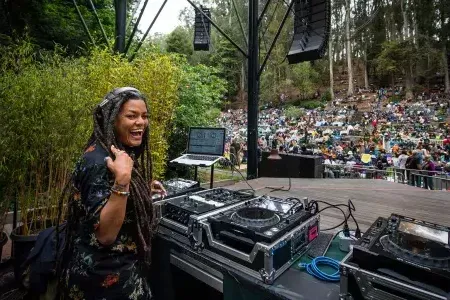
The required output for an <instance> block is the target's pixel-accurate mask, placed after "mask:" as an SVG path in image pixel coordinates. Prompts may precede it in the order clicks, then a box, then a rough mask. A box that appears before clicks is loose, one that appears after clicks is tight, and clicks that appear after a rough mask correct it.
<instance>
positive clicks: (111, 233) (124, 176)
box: [95, 146, 133, 246]
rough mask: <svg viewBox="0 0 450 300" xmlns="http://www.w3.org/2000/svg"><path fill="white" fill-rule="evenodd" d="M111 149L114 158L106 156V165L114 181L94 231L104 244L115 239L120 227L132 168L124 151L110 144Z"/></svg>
mask: <svg viewBox="0 0 450 300" xmlns="http://www.w3.org/2000/svg"><path fill="white" fill-rule="evenodd" d="M111 151H112V152H113V153H114V155H115V157H116V160H114V161H113V160H112V159H111V158H110V157H107V158H106V165H107V166H108V169H110V170H111V172H112V173H113V174H114V178H115V182H114V186H113V187H112V189H111V196H110V197H109V199H108V202H107V203H106V204H105V206H104V207H103V208H102V210H101V212H100V221H99V224H98V227H97V229H96V231H95V236H96V237H97V239H98V241H99V242H100V243H101V244H103V245H105V246H108V245H111V244H112V243H114V242H115V241H116V238H117V235H118V234H119V231H120V228H122V224H123V221H124V219H125V213H126V208H127V199H128V195H127V193H129V190H130V181H131V172H132V170H133V160H132V159H131V157H130V156H129V155H128V154H127V153H126V152H125V151H119V150H117V149H116V148H115V147H114V146H111Z"/></svg>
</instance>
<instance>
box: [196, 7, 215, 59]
mask: <svg viewBox="0 0 450 300" xmlns="http://www.w3.org/2000/svg"><path fill="white" fill-rule="evenodd" d="M201 10H202V11H203V12H204V13H205V15H207V16H208V17H209V18H210V19H211V11H210V10H209V9H208V8H205V7H201ZM194 29H195V30H194V51H208V50H209V44H210V36H211V23H210V22H209V20H208V19H207V18H205V17H204V16H203V14H202V13H201V12H200V11H199V10H197V9H196V10H195V26H194Z"/></svg>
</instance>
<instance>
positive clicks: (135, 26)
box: [125, 0, 148, 54]
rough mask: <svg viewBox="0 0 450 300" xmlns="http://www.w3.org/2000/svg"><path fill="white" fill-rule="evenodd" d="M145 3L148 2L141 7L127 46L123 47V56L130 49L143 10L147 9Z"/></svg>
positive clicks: (146, 0)
mask: <svg viewBox="0 0 450 300" xmlns="http://www.w3.org/2000/svg"><path fill="white" fill-rule="evenodd" d="M147 3H148V0H145V2H144V5H143V6H142V9H141V12H140V13H139V17H138V19H137V21H136V24H134V28H133V31H132V32H131V35H130V37H129V39H128V43H127V46H126V47H125V54H127V52H128V49H130V46H131V43H132V42H133V38H134V35H135V34H136V31H137V29H138V26H139V23H140V22H141V18H142V15H143V14H144V11H145V8H146V7H147Z"/></svg>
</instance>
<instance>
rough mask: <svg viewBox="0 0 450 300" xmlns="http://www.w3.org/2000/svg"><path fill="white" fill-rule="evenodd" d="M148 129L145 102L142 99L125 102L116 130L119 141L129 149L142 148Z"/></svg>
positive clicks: (118, 117)
mask: <svg viewBox="0 0 450 300" xmlns="http://www.w3.org/2000/svg"><path fill="white" fill-rule="evenodd" d="M147 127H148V112H147V107H146V105H145V102H144V101H143V100H140V99H130V100H128V101H127V102H125V104H123V105H122V107H121V109H120V112H119V115H118V116H117V119H116V128H115V129H116V134H117V138H118V139H119V141H120V142H121V143H122V144H124V145H125V146H129V147H137V146H140V145H141V143H142V138H143V136H144V131H145V129H147Z"/></svg>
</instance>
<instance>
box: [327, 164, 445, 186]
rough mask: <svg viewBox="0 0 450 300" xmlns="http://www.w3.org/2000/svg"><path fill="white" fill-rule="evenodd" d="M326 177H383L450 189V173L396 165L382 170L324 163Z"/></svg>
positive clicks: (413, 184)
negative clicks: (404, 167) (402, 167)
mask: <svg viewBox="0 0 450 300" xmlns="http://www.w3.org/2000/svg"><path fill="white" fill-rule="evenodd" d="M431 174H432V175H431ZM324 177H325V178H334V179H340V178H341V179H381V180H386V181H390V182H396V183H401V184H409V185H412V186H416V187H420V188H425V189H431V190H446V191H450V175H448V174H446V173H445V172H442V171H427V170H416V169H400V168H396V167H388V168H386V169H382V170H380V169H377V168H375V167H366V166H355V165H353V166H352V165H329V164H324Z"/></svg>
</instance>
